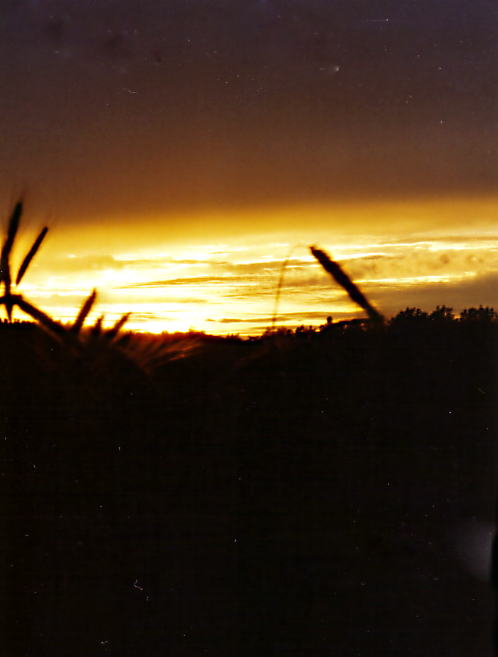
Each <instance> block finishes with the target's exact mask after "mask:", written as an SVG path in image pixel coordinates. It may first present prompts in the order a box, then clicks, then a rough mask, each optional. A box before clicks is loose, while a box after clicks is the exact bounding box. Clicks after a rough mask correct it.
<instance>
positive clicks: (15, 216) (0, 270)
mask: <svg viewBox="0 0 498 657" xmlns="http://www.w3.org/2000/svg"><path fill="white" fill-rule="evenodd" d="M21 214H22V202H21V201H19V202H18V203H16V205H15V207H14V210H13V212H12V215H11V217H10V221H9V227H8V229H7V238H6V240H5V242H4V245H3V247H2V253H1V255H0V281H3V282H4V285H5V296H6V301H5V302H4V305H5V309H6V311H7V315H8V318H9V322H11V321H12V308H13V303H12V300H11V299H10V287H11V283H12V279H11V276H10V262H9V256H10V252H11V251H12V247H13V245H14V240H15V238H16V234H17V229H18V228H19V222H20V220H21Z"/></svg>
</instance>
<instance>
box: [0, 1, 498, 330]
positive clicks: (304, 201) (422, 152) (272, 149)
mask: <svg viewBox="0 0 498 657" xmlns="http://www.w3.org/2000/svg"><path fill="white" fill-rule="evenodd" d="M497 73H498V8H497V7H496V4H495V3H493V2H489V1H488V0H451V1H450V0H418V1H417V2H412V1H407V0H383V1H382V0H368V1H366V0H361V1H360V0H326V1H325V0H285V1H284V0H237V2H235V1H234V0H141V1H140V2H136V1H135V0H94V1H91V0H16V1H15V2H14V1H11V2H2V4H1V7H0V82H1V93H0V117H1V121H2V132H1V147H0V191H1V197H0V198H1V201H0V210H1V213H2V216H3V217H4V218H5V220H6V219H7V218H8V214H9V210H10V209H11V207H12V203H13V201H14V200H16V199H17V198H18V196H20V195H21V194H24V197H25V199H26V213H25V225H24V231H23V234H22V235H21V240H20V242H19V244H18V245H16V246H17V247H18V250H17V251H16V253H18V256H17V257H18V258H21V257H22V256H23V255H24V252H25V249H26V248H27V247H28V246H29V244H28V243H29V241H30V239H31V236H32V235H33V234H34V233H35V232H36V231H37V230H39V229H40V227H41V226H42V225H44V224H45V223H48V225H49V227H50V230H49V235H48V237H47V242H46V244H44V245H43V248H42V249H41V251H40V253H39V254H38V256H37V259H36V260H35V261H34V264H33V266H32V269H30V271H29V273H28V274H27V276H26V278H25V279H24V280H23V282H22V284H21V291H22V292H23V293H24V294H25V295H26V297H27V298H28V299H29V300H31V301H33V302H35V303H36V304H38V305H39V306H40V307H41V308H43V309H44V310H46V311H47V312H50V313H51V314H52V315H53V316H54V317H58V318H61V319H63V320H69V319H70V318H72V317H74V316H75V314H76V313H77V308H78V307H79V306H80V305H81V303H82V301H83V299H84V298H85V297H86V296H87V295H88V294H89V292H90V291H91V290H92V289H93V288H94V287H96V288H97V289H98V291H99V304H98V305H97V306H96V309H95V314H96V315H99V314H101V313H104V314H105V316H106V317H107V318H108V320H109V321H112V320H113V319H115V318H116V317H117V316H118V315H119V314H120V313H124V312H126V311H130V310H131V311H133V316H132V318H131V320H130V322H129V326H130V328H137V329H140V330H151V331H162V330H169V331H171V330H188V329H189V328H191V327H192V328H197V329H200V330H206V331H209V332H211V333H243V334H248V333H257V332H261V331H262V330H264V328H265V327H266V326H268V325H269V323H271V318H272V315H273V311H274V304H275V293H276V289H277V286H278V280H279V277H280V272H281V267H282V263H283V262H284V261H285V260H286V259H287V258H289V260H288V266H287V269H286V274H285V277H284V284H283V288H282V294H281V298H280V303H279V307H278V322H279V324H280V325H289V326H296V325H298V324H302V323H304V324H315V325H318V324H322V323H324V322H325V320H326V317H327V316H328V315H332V316H333V317H334V319H342V318H346V317H355V316H358V310H357V309H356V308H354V307H353V306H352V305H351V303H350V302H349V300H348V299H347V298H345V296H344V293H343V291H341V290H339V289H337V287H336V286H335V285H334V284H333V283H332V281H331V280H330V279H329V278H328V277H327V275H326V274H325V273H323V272H322V271H321V270H320V269H319V266H318V265H317V264H316V263H315V262H314V259H313V258H312V256H311V254H310V252H309V248H308V247H309V246H310V245H311V244H315V245H317V246H319V247H321V248H323V249H325V250H327V251H328V252H329V253H330V254H331V255H332V256H333V257H334V258H336V259H337V260H339V261H340V262H341V263H342V264H343V266H344V268H345V269H346V271H348V272H349V273H350V274H351V275H352V276H353V277H354V278H355V280H356V281H357V282H358V283H359V284H360V285H361V287H362V289H364V291H365V293H366V294H367V296H368V297H369V298H370V299H371V300H372V301H373V302H374V303H376V305H377V306H378V307H379V309H380V310H381V311H382V312H384V313H385V314H386V315H388V316H390V315H392V314H394V313H396V312H397V311H399V310H400V309H403V308H406V307H407V306H419V307H422V308H424V309H426V310H431V309H432V308H434V307H435V306H436V305H437V304H439V305H441V304H446V305H450V306H453V308H454V309H455V311H456V312H460V311H461V310H462V309H463V308H465V307H469V306H471V305H479V304H483V305H493V306H495V308H498V259H497V255H498V230H497V228H498V225H497V219H498V214H497V211H498V188H497V179H498V166H497V165H498V157H497V156H498V149H497V145H498V133H497V117H498V112H497V110H498V102H497V100H498V85H497V83H496V80H497V79H498V78H497Z"/></svg>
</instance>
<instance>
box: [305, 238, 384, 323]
mask: <svg viewBox="0 0 498 657" xmlns="http://www.w3.org/2000/svg"><path fill="white" fill-rule="evenodd" d="M310 251H311V253H312V254H313V255H314V256H315V258H316V259H317V260H318V262H319V263H320V264H321V266H322V267H323V268H324V269H325V271H326V272H328V273H329V274H330V275H331V276H332V277H333V278H334V280H335V281H336V282H337V283H339V285H340V286H341V287H343V288H344V289H345V290H346V292H347V293H348V295H349V297H350V299H351V300H352V301H354V302H355V303H357V304H358V305H359V306H360V307H361V308H363V310H365V311H366V312H367V313H368V316H369V318H370V319H371V320H373V321H376V322H379V321H380V322H382V321H383V320H384V317H383V315H381V314H380V313H379V311H378V310H376V309H375V308H374V307H373V306H372V304H371V303H370V302H369V301H368V299H367V298H366V296H365V295H364V294H363V292H362V291H361V290H360V288H359V287H358V286H357V285H356V284H355V283H353V281H352V280H351V278H350V277H349V276H348V275H347V274H346V272H345V271H344V270H343V269H342V267H341V266H340V265H339V264H338V263H337V262H335V261H334V260H332V259H331V258H330V256H328V255H327V254H326V253H325V251H322V250H321V249H317V248H316V247H314V246H311V247H310Z"/></svg>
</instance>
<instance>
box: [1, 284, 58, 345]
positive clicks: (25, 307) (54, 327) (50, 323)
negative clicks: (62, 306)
mask: <svg viewBox="0 0 498 657" xmlns="http://www.w3.org/2000/svg"><path fill="white" fill-rule="evenodd" d="M4 298H5V297H2V298H0V303H2V302H3V299H4ZM12 300H13V302H14V303H15V304H16V305H17V306H19V308H20V309H21V310H22V311H23V312H25V313H26V314H27V315H31V317H32V318H33V319H35V320H36V321H37V322H38V323H39V324H40V325H41V326H42V328H45V329H48V330H49V331H51V332H52V333H54V334H55V335H59V334H61V333H64V332H65V329H64V327H63V326H61V324H59V322H56V321H55V320H54V319H52V318H51V317H49V315H47V314H46V313H44V312H43V310H40V309H39V308H37V307H36V306H33V304H31V303H29V301H26V299H23V297H22V296H21V295H20V294H16V295H12Z"/></svg>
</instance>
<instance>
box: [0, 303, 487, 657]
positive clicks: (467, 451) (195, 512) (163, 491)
mask: <svg viewBox="0 0 498 657" xmlns="http://www.w3.org/2000/svg"><path fill="white" fill-rule="evenodd" d="M159 341H160V342H159ZM497 344H498V323H497V320H496V316H495V314H494V313H493V312H492V311H490V310H489V309H481V310H471V311H468V312H467V313H466V314H465V313H464V316H463V319H462V320H456V319H454V318H453V317H452V315H451V312H450V311H449V309H445V308H443V309H438V310H437V311H435V312H434V313H432V314H431V315H430V316H428V315H424V314H423V313H420V312H417V311H414V310H413V309H412V310H407V311H405V312H404V313H400V315H398V317H397V318H396V319H394V320H391V321H390V322H387V323H381V322H372V323H370V324H369V323H356V324H355V323H350V324H339V325H338V324H332V323H330V324H328V325H326V326H324V327H323V328H322V330H321V331H308V330H305V329H303V328H302V329H300V330H298V331H296V332H292V333H290V332H285V331H280V332H278V333H277V334H274V335H268V336H264V337H262V338H260V339H257V340H240V339H237V338H231V339H221V338H218V339H216V338H213V337H211V338H210V337H209V336H203V335H193V336H169V337H167V336H163V337H162V338H156V339H155V340H154V339H152V338H150V337H149V338H147V337H143V336H142V337H140V336H135V337H134V336H131V335H130V336H128V338H127V339H123V340H122V342H121V343H120V344H118V345H115V346H112V345H111V346H109V345H103V344H102V343H101V342H99V341H98V340H97V341H96V342H95V344H94V343H92V341H91V340H89V341H88V342H87V343H86V348H85V350H83V351H81V350H80V351H78V350H72V349H71V347H70V345H69V346H68V345H67V344H66V343H64V341H59V340H57V338H56V337H54V336H53V335H48V334H47V333H44V332H43V331H41V329H40V328H38V327H37V326H34V325H29V324H19V325H16V324H13V325H8V324H1V325H0V361H1V363H2V376H1V379H0V408H1V421H0V426H1V428H2V432H1V434H0V443H1V445H2V454H1V461H2V463H1V465H2V468H1V475H2V476H1V482H2V521H1V522H2V537H3V538H2V543H1V547H2V562H1V563H2V583H3V584H2V589H1V590H2V609H1V612H2V613H1V616H2V631H1V633H0V642H1V648H0V653H1V654H2V655H5V657H41V656H43V657H45V656H47V657H93V656H94V655H101V654H102V655H105V654H108V655H115V656H116V657H128V656H129V657H139V656H144V657H156V656H157V657H159V656H161V657H163V656H165V655H168V656H171V657H180V656H184V655H196V656H197V655H219V656H220V657H221V656H223V657H225V656H231V655H234V656H236V655H241V656H247V657H259V656H264V655H269V656H270V655H271V656H275V657H276V656H277V655H278V656H287V655H289V656H290V655H296V656H299V657H301V656H303V657H304V656H305V655H313V656H317V657H318V656H320V657H321V656H323V657H325V655H327V656H330V655H341V656H342V655H344V656H347V657H349V656H351V657H353V656H355V657H356V656H357V655H366V656H373V655H375V656H376V655H382V656H386V655H392V656H393V657H394V656H396V657H399V656H400V655H403V656H404V657H405V656H411V655H420V656H422V655H423V656H424V657H427V656H428V655H430V656H434V657H436V656H437V657H448V656H450V655H451V657H454V656H457V655H461V656H462V657H463V656H470V655H472V656H474V655H475V656H477V655H479V656H480V657H486V656H489V655H490V654H491V653H492V649H491V626H492V622H493V613H494V611H493V607H494V602H493V597H492V591H491V588H490V586H489V584H488V581H487V579H486V565H485V563H484V565H483V560H485V554H484V556H483V555H482V554H481V552H483V551H485V550H484V549H483V550H481V552H480V551H479V550H478V547H479V541H480V542H481V544H483V545H484V543H483V540H481V539H482V536H483V535H484V534H487V536H488V538H489V532H490V527H491V523H493V521H494V507H495V470H494V454H495V441H496V429H497V426H496V424H497V409H496V400H497V399H498V397H497V395H498V390H497V377H496V365H497V363H496V345H497ZM92 345H93V346H92ZM147 363H148V364H147ZM476 537H477V538H476ZM479 537H481V539H479Z"/></svg>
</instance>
